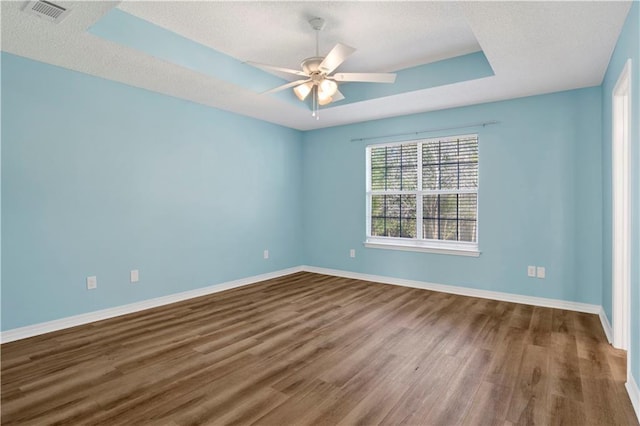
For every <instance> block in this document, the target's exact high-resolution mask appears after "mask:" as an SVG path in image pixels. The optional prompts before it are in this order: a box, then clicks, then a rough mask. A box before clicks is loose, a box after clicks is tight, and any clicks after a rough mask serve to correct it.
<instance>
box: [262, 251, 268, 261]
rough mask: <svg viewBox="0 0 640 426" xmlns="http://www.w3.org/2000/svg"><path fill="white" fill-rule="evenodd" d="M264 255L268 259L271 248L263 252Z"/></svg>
mask: <svg viewBox="0 0 640 426" xmlns="http://www.w3.org/2000/svg"><path fill="white" fill-rule="evenodd" d="M262 257H264V258H265V259H268V258H269V250H265V251H264V252H263V253H262Z"/></svg>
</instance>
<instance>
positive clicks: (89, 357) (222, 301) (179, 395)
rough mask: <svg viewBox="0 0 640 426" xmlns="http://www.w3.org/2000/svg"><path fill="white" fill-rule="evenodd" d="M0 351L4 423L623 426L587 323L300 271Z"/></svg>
mask: <svg viewBox="0 0 640 426" xmlns="http://www.w3.org/2000/svg"><path fill="white" fill-rule="evenodd" d="M1 351H2V353H1V361H2V367H1V374H2V376H1V380H2V391H1V395H2V400H1V402H2V406H1V408H2V418H1V419H2V424H3V425H11V424H37V425H41V424H83V425H84V424H92V425H94V424H95V425H99V424H104V425H137V424H162V425H192V424H234V425H250V424H258V425H304V424H309V425H355V424H362V425H375V424H388V425H396V424H410V425H458V424H462V425H513V424H540V425H556V424H557V425H560V424H563V425H571V424H574V425H580V426H583V425H607V424H610V425H637V424H638V422H637V420H636V418H635V415H634V413H633V409H632V407H631V402H630V401H629V398H628V396H627V394H626V391H625V389H624V380H625V374H626V373H625V368H626V360H625V353H624V352H621V351H617V350H615V349H613V348H612V347H611V346H610V345H609V344H607V342H606V339H605V336H604V334H603V332H602V328H601V326H600V323H599V320H598V317H597V316H595V315H588V314H582V313H576V312H569V311H562V310H556V309H548V308H539V307H532V306H527V305H519V304H514V303H506V302H497V301H492V300H485V299H476V298H471V297H463V296H456V295H450V294H444V293H437V292H431V291H425V290H418V289H411V288H405V287H398V286H391V285H384V284H375V283H370V282H365V281H358V280H350V279H344V278H336V277H329V276H324V275H318V274H311V273H298V274H293V275H289V276H287V277H284V278H279V279H274V280H270V281H266V282H263V283H259V284H255V285H251V286H247V287H242V288H238V289H234V290H229V291H225V292H221V293H217V294H213V295H210V296H205V297H200V298H197V299H192V300H189V301H185V302H181V303H176V304H173V305H168V306H164V307H160V308H156V309H151V310H147V311H143V312H139V313H136V314H132V315H127V316H122V317H118V318H113V319H109V320H105V321H100V322H97V323H93V324H89V325H85V326H80V327H75V328H72V329H68V330H62V331H59V332H55V333H50V334H47V335H42V336H37V337H33V338H30V339H25V340H21V341H17V342H12V343H7V344H4V345H2V347H1Z"/></svg>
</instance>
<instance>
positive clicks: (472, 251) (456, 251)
mask: <svg viewBox="0 0 640 426" xmlns="http://www.w3.org/2000/svg"><path fill="white" fill-rule="evenodd" d="M364 246H365V247H368V248H376V249H386V250H401V251H417V252H423V253H435V254H449V255H454V256H469V257H479V256H480V251H478V249H477V248H475V247H473V248H472V247H470V248H466V247H428V246H416V245H408V244H399V243H386V242H384V243H382V242H377V241H376V242H372V241H365V242H364Z"/></svg>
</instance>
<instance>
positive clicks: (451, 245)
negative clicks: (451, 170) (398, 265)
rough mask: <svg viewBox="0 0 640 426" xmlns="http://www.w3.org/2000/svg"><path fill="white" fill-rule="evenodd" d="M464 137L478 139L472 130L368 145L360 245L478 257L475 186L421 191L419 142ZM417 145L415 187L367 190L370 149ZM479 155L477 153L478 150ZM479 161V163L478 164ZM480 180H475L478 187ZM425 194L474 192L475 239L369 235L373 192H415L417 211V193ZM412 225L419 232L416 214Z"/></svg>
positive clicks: (397, 193)
mask: <svg viewBox="0 0 640 426" xmlns="http://www.w3.org/2000/svg"><path fill="white" fill-rule="evenodd" d="M467 137H475V138H478V135H477V134H476V133H472V134H466V135H455V136H449V137H441V138H427V139H415V140H408V141H401V142H394V143H379V144H371V145H368V146H367V148H366V151H365V155H366V159H365V165H366V212H367V217H366V221H365V222H366V224H365V226H366V230H365V235H366V240H365V242H364V246H365V247H368V248H377V249H387V250H401V251H417V252H426V253H437V254H450V255H458V256H471V257H478V256H480V253H481V252H480V251H479V248H478V247H479V246H478V238H479V233H480V230H479V228H480V227H479V223H480V222H479V221H478V212H479V205H480V200H479V196H478V188H475V189H459V190H446V189H441V190H423V189H422V149H420V145H421V144H422V143H425V142H430V141H452V140H457V139H461V138H467ZM412 143H415V144H418V149H417V156H418V158H417V160H418V165H419V167H418V170H417V179H418V188H417V190H415V191H402V190H399V191H373V190H371V150H372V149H373V148H376V147H380V146H397V145H405V144H412ZM478 156H479V153H478ZM478 164H479V163H478ZM479 186H480V183H479V182H478V187H479ZM429 194H476V200H477V203H478V204H477V205H476V242H474V243H469V242H464V241H447V240H424V239H418V238H415V239H413V238H393V237H376V236H371V199H372V196H373V195H416V210H417V212H420V213H421V212H422V197H421V195H429ZM416 225H417V234H416V235H422V220H419V219H418V217H416Z"/></svg>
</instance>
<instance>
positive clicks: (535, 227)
mask: <svg viewBox="0 0 640 426" xmlns="http://www.w3.org/2000/svg"><path fill="white" fill-rule="evenodd" d="M601 116H602V112H601V92H600V88H599V87H595V88H588V89H582V90H575V91H569V92H562V93H555V94H551V95H544V96H535V97H529V98H523V99H516V100H510V101H504V102H496V103H490V104H483V105H476V106H470V107H464V108H456V109H450V110H444V111H437V112H430V113H424V114H417V115H410V116H403V117H398V118H391V119H385V120H377V121H372V122H366V123H360V124H353V125H347V126H341V127H334V128H328V129H322V130H314V131H310V132H306V133H305V134H304V136H303V137H304V149H303V161H304V167H303V182H304V198H303V212H304V229H305V239H304V244H305V245H304V249H305V259H306V262H307V264H309V265H313V266H319V267H325V268H334V269H341V270H347V271H354V272H360V273H368V274H376V275H384V276H391V277H398V278H404V279H412V280H420V281H427V282H434V283H441V284H450V285H459V286H465V287H470V288H478V289H485V290H493V291H501V292H508V293H515V294H521V295H531V296H539V297H547V298H554V299H562V300H568V301H576V302H584V303H592V304H597V305H599V304H600V302H601V297H602V285H601V280H602V268H601V264H602V261H601V259H602V248H601V246H602V231H601V229H602V207H601V206H602V175H601V168H602V161H601V134H602V131H601V125H600V123H601ZM492 120H497V121H499V124H496V125H490V126H486V127H479V128H474V129H461V130H457V131H448V132H433V133H432V134H427V135H423V136H424V137H429V136H432V137H433V136H441V135H446V134H465V133H474V132H477V133H478V135H479V158H480V171H479V173H480V175H479V182H480V188H479V247H480V251H481V252H482V254H481V256H480V257H478V258H473V257H463V256H453V255H441V254H431V253H417V252H406V251H392V250H382V249H376V248H365V247H363V242H364V240H365V146H366V145H367V143H379V142H384V141H385V139H382V140H381V139H377V140H375V141H370V142H367V141H352V139H358V138H366V137H376V136H382V135H389V134H397V133H409V132H418V131H421V130H425V129H432V128H435V129H438V128H449V127H455V126H459V125H461V124H468V123H477V122H484V121H492ZM407 138H408V139H411V138H412V137H411V136H409V137H407ZM394 140H397V138H395V139H394ZM351 248H355V249H356V258H350V257H349V249H351ZM527 265H538V266H544V267H546V275H547V276H546V279H544V280H543V279H536V278H529V277H527Z"/></svg>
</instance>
